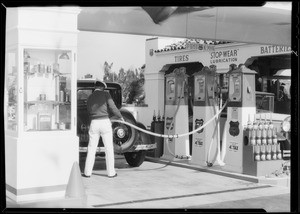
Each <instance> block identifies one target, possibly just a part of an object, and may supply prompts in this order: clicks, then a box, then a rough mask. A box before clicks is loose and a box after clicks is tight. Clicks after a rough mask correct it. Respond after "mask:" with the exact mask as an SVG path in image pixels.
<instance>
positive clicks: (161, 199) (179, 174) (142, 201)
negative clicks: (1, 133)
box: [8, 156, 290, 212]
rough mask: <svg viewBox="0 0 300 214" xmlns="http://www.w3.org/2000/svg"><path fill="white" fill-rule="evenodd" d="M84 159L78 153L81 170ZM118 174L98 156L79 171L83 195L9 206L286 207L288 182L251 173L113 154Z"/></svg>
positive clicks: (286, 209)
mask: <svg viewBox="0 0 300 214" xmlns="http://www.w3.org/2000/svg"><path fill="white" fill-rule="evenodd" d="M84 162H85V159H81V161H80V168H81V170H83V167H84ZM116 170H117V172H118V177H116V178H108V177H107V176H106V170H105V158H104V157H97V158H96V162H95V166H94V170H93V174H92V176H91V178H84V177H82V181H83V184H84V187H85V192H86V195H87V197H86V198H83V199H81V200H79V199H74V200H70V199H69V200H64V199H61V200H52V201H40V202H31V203H23V204H18V205H17V204H14V203H13V202H12V201H10V200H9V199H8V207H25V208H26V207H48V208H49V207H51V208H53V207H60V208H61V207H64V208H87V209H120V208H122V209H124V208H125V209H232V208H234V209H245V208H246V209H247V208H249V209H264V210H266V211H267V212H289V211H290V188H289V187H286V186H276V185H270V184H268V183H260V182H256V181H255V179H251V178H248V177H246V178H243V177H239V176H234V175H229V176H227V175H225V174H222V173H218V172H217V170H216V171H210V170H203V169H201V168H197V167H189V166H187V165H186V164H184V163H183V164H180V163H178V164H176V163H175V164H174V163H170V162H168V161H160V160H157V159H153V158H147V160H146V161H145V162H144V163H143V164H142V165H141V166H140V167H137V168H132V167H130V166H129V165H128V164H127V163H126V160H125V159H124V158H123V156H116Z"/></svg>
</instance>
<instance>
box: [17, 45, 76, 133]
mask: <svg viewBox="0 0 300 214" xmlns="http://www.w3.org/2000/svg"><path fill="white" fill-rule="evenodd" d="M71 56H72V54H71V51H61V50H40V49H24V55H23V59H24V63H23V64H24V131H56V130H70V128H71V104H72V102H71V79H72V65H71V62H72V59H71Z"/></svg>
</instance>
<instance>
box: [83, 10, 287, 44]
mask: <svg viewBox="0 0 300 214" xmlns="http://www.w3.org/2000/svg"><path fill="white" fill-rule="evenodd" d="M81 9H82V10H81V12H80V14H79V15H78V30H81V31H96V32H111V33H126V34H137V35H153V36H166V37H176V38H201V39H210V40H225V41H233V42H245V43H255V44H273V45H284V46H291V10H283V9H276V8H267V7H262V6H256V7H249V6H247V7H146V8H145V7H82V8H81ZM176 11H177V12H176Z"/></svg>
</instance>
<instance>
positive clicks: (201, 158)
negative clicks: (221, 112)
mask: <svg viewBox="0 0 300 214" xmlns="http://www.w3.org/2000/svg"><path fill="white" fill-rule="evenodd" d="M215 77H216V67H215V66H211V67H210V68H209V67H206V66H205V67H203V69H202V70H201V71H199V72H196V73H194V107H193V128H194V129H197V128H198V127H200V126H202V125H203V124H204V123H205V122H207V121H208V120H209V119H211V118H212V117H213V116H214V115H215V114H216V113H217V109H216V107H217V105H218V103H217V100H216V98H217V97H215V93H216V90H215V88H216V84H217V83H216V81H215ZM217 136H218V129H217V119H215V120H213V121H212V122H211V123H209V124H208V125H207V126H206V127H205V128H203V129H201V130H199V131H198V132H196V133H195V134H193V144H192V146H193V147H192V149H193V150H192V154H193V155H192V159H191V163H192V164H197V165H201V166H207V165H209V164H213V162H214V160H215V159H216V156H217V154H218V137H217Z"/></svg>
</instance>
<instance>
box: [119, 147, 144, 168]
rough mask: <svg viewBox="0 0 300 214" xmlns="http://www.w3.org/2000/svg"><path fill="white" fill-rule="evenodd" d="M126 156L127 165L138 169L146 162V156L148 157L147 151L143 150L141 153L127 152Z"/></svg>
mask: <svg viewBox="0 0 300 214" xmlns="http://www.w3.org/2000/svg"><path fill="white" fill-rule="evenodd" d="M124 156H125V159H126V161H127V163H128V164H129V165H130V166H132V167H138V166H140V165H141V164H142V163H143V162H144V160H145V156H146V151H145V150H141V151H137V152H127V153H125V154H124Z"/></svg>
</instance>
